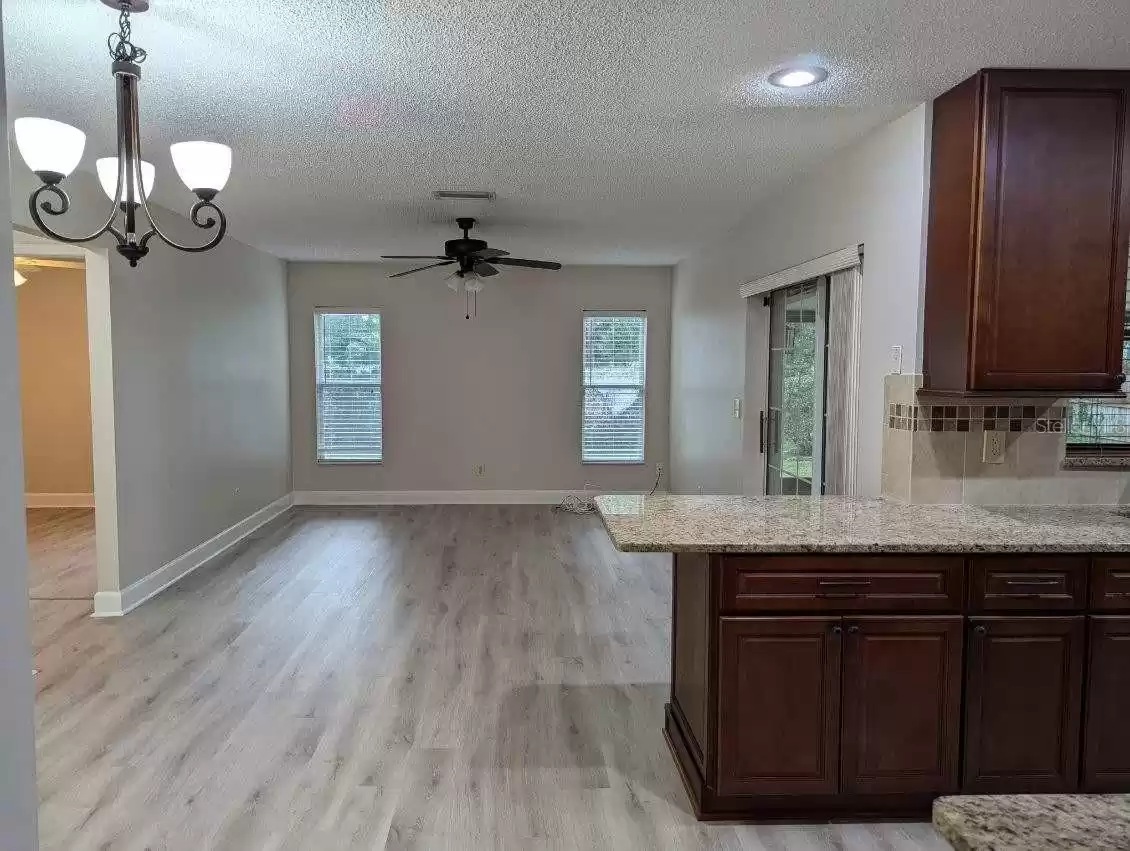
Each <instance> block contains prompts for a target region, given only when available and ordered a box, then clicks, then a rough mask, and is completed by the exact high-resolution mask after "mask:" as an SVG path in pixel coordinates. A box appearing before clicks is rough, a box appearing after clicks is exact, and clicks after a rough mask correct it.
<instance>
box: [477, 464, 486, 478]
mask: <svg viewBox="0 0 1130 851" xmlns="http://www.w3.org/2000/svg"><path fill="white" fill-rule="evenodd" d="M486 471H487V468H486V465H484V464H476V465H475V468H474V472H475V475H476V476H481V475H483V474H484V473H485V472H486Z"/></svg>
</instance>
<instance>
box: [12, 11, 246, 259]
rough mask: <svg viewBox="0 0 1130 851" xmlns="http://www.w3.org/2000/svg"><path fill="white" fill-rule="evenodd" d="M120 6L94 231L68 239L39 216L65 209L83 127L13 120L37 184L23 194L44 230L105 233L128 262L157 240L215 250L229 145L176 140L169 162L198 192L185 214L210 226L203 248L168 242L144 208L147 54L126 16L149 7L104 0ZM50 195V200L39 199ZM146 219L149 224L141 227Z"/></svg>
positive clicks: (148, 181) (148, 183)
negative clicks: (113, 124) (103, 198)
mask: <svg viewBox="0 0 1130 851" xmlns="http://www.w3.org/2000/svg"><path fill="white" fill-rule="evenodd" d="M102 3H104V4H105V5H107V6H109V7H111V8H113V9H117V10H118V13H119V15H118V32H116V33H112V34H111V35H110V37H109V39H108V42H107V43H108V46H109V48H110V57H111V59H112V60H113V64H112V65H111V69H112V71H113V75H114V84H115V88H116V89H117V147H118V153H117V156H116V157H110V158H103V159H100V160H98V162H97V163H96V167H97V171H98V179H99V182H100V183H101V184H102V189H103V191H104V192H105V193H106V195H107V196H109V198H110V200H111V202H112V204H111V207H110V214H109V216H108V217H107V219H106V221H105V223H104V224H103V225H102V227H100V228H99V229H98V230H96V231H94V232H93V233H90V234H86V235H84V236H67V235H65V234H62V233H59V232H58V231H55V230H53V229H52V228H50V227H49V226H48V225H47V224H46V223H45V221H44V219H43V214H46V215H48V216H61V215H63V214H64V213H66V212H67V211H68V210H69V209H70V206H71V200H70V198H69V197H68V196H67V193H66V191H65V190H64V189H63V188H62V186H61V185H60V184H62V182H63V180H64V179H66V177H67V176H68V175H70V173H71V172H73V171H74V170H75V169H76V168H77V167H78V164H79V161H80V160H81V159H82V154H83V149H84V147H85V145H86V134H85V133H83V132H82V131H81V130H78V129H76V128H74V127H71V126H69V125H67V124H63V123H62V122H59V121H51V120H49V119H45V118H20V119H17V120H16V122H15V125H14V127H15V134H16V145H17V147H18V148H19V150H20V154H21V155H22V156H23V159H24V162H26V163H27V166H28V168H30V169H31V170H32V171H33V172H35V174H36V176H37V177H38V178H39V179H40V181H42V185H41V186H40V187H39V188H38V189H36V190H35V191H34V192H33V193H32V194H31V198H30V199H29V202H28V204H29V210H30V212H31V218H32V221H34V222H35V225H36V227H38V228H39V229H40V230H41V231H42V232H43V233H44V234H46V235H47V236H49V237H51V238H52V239H55V240H58V241H59V242H65V243H70V244H77V243H84V242H90V241H92V240H94V239H97V238H98V237H100V236H102V235H103V234H106V233H108V234H110V235H111V236H113V237H114V239H115V240H116V242H117V251H118V253H119V254H121V255H122V256H123V257H125V258H126V259H127V260H128V261H129V264H130V266H137V263H138V261H139V260H140V259H141V258H142V257H144V256H145V255H146V254H148V253H149V243H150V241H151V240H152V239H153V238H154V237H156V238H157V239H160V240H161V241H162V242H164V243H165V244H166V245H169V246H170V247H172V248H175V249H177V250H179V251H191V252H199V251H208V250H210V249H212V248H215V247H216V246H217V245H219V244H220V241H221V240H223V238H224V235H225V234H226V233H227V227H228V223H227V217H226V216H225V215H224V213H223V211H222V210H220V208H219V207H218V206H216V204H215V198H216V196H217V195H218V194H219V193H220V191H221V190H222V189H223V188H224V186H225V185H226V184H227V181H228V177H229V176H230V175H231V165H232V155H231V148H229V147H228V146H227V145H220V144H217V143H215V142H181V143H179V144H176V145H173V146H172V147H171V149H170V152H171V154H172V157H173V165H174V166H175V167H176V170H177V174H179V175H180V178H181V180H182V181H183V182H184V184H185V185H186V186H187V187H188V188H189V189H190V190H191V191H192V192H193V193H194V194H195V195H196V197H197V201H196V202H195V203H194V204H193V205H192V208H191V210H190V211H189V219H190V220H191V221H192V223H193V224H194V225H195V226H196V227H198V228H202V229H203V230H212V229H213V228H215V233H214V234H213V235H212V238H211V239H209V240H208V241H207V242H205V243H203V244H202V245H183V244H181V243H178V242H176V241H175V240H173V239H171V238H170V237H169V236H168V235H167V234H165V233H164V232H163V231H162V230H161V228H160V227H159V226H158V225H157V222H156V221H155V220H154V218H153V214H152V213H151V212H150V210H149V203H148V196H149V193H150V192H152V190H153V183H154V179H155V176H156V169H155V168H154V167H153V166H152V165H151V164H150V163H148V162H144V161H143V160H142V159H141V132H140V126H139V119H138V87H139V83H140V80H141V63H142V62H144V61H145V58H146V53H145V51H144V50H143V49H142V48H140V47H137V46H136V45H134V44H133V43H132V42H131V41H130V20H129V16H130V14H132V13H135V12H144V11H146V10H147V9H148V8H149V0H102ZM44 196H49V197H46V198H45V197H44ZM140 216H144V218H145V221H146V222H147V226H139V217H140Z"/></svg>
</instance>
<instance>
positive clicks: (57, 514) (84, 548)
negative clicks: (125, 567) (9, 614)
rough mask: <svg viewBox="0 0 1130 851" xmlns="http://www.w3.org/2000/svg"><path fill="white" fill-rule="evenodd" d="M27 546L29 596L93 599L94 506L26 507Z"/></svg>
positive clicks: (94, 565)
mask: <svg viewBox="0 0 1130 851" xmlns="http://www.w3.org/2000/svg"><path fill="white" fill-rule="evenodd" d="M27 549H28V561H29V562H30V577H29V581H28V586H29V591H30V596H31V599H33V600H85V601H86V602H88V603H90V602H91V601H92V600H93V599H94V592H95V591H96V590H98V572H97V571H98V568H97V561H96V558H95V552H94V509H92V508H29V509H27Z"/></svg>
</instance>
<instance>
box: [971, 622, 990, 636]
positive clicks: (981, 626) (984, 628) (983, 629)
mask: <svg viewBox="0 0 1130 851" xmlns="http://www.w3.org/2000/svg"><path fill="white" fill-rule="evenodd" d="M973 631H974V632H975V633H977V634H978V635H985V634H986V633H987V632H988V631H989V628H988V627H987V626H985V625H984V624H983V623H982V624H977V626H975V627H973Z"/></svg>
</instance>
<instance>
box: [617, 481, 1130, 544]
mask: <svg viewBox="0 0 1130 851" xmlns="http://www.w3.org/2000/svg"><path fill="white" fill-rule="evenodd" d="M596 505H597V509H598V510H599V512H600V516H601V518H602V519H603V520H604V525H605V527H606V528H607V529H608V533H609V535H610V536H611V537H612V541H613V543H614V544H615V545H616V548H617V549H619V550H622V551H625V552H731V553H816V552H827V553H867V552H923V553H940V552H960V553H968V552H985V553H1026V552H1127V553H1130V507H1126V506H1117V505H1092V506H1000V507H994V506H972V505H909V504H906V503H902V502H895V501H891V500H885V499H863V498H856V497H844V496H824V497H810V496H776V497H773V496H769V497H742V496H676V495H673V494H656V495H653V496H642V495H640V496H599V497H597V499H596Z"/></svg>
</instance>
